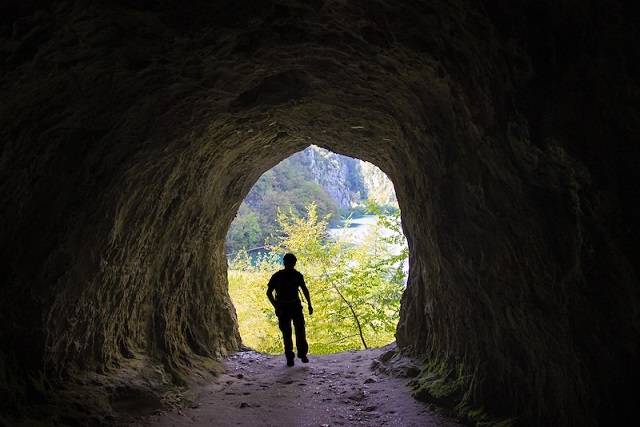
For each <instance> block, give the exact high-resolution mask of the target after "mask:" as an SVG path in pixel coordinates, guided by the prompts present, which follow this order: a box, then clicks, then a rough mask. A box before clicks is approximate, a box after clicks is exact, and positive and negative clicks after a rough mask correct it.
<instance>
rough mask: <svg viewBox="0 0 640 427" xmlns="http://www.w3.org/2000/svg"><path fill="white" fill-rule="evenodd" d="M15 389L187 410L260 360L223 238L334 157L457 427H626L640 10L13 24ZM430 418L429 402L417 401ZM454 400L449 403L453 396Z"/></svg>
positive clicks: (6, 72) (503, 5)
mask: <svg viewBox="0 0 640 427" xmlns="http://www.w3.org/2000/svg"><path fill="white" fill-rule="evenodd" d="M0 16H2V18H0V23H1V25H2V27H1V28H2V33H1V34H0V35H1V37H2V39H1V40H2V44H1V45H0V46H1V49H0V60H1V61H3V63H4V68H3V70H2V79H1V86H0V87H1V89H0V90H1V92H0V94H1V96H2V100H3V101H2V104H1V106H0V118H1V124H2V126H1V127H0V141H1V142H0V144H2V158H1V160H0V174H1V175H0V195H1V197H2V200H3V203H2V205H1V207H0V212H1V215H2V224H1V225H0V241H1V242H2V246H1V253H0V271H1V272H2V278H3V279H2V280H3V286H4V289H5V297H4V298H3V299H2V301H1V303H0V304H2V305H1V307H0V313H2V314H1V315H2V318H1V320H2V324H3V333H2V335H1V336H0V340H1V344H2V346H1V348H2V351H1V354H0V378H2V389H1V390H0V393H1V394H2V397H3V400H4V401H5V402H7V403H6V404H5V407H6V408H9V409H10V408H11V407H12V406H13V405H15V404H17V403H25V402H26V403H29V399H30V395H29V390H30V389H29V381H27V380H25V378H26V374H31V373H33V372H38V373H39V375H44V376H45V377H48V378H63V377H64V375H66V374H68V372H69V371H70V370H76V369H80V370H89V371H100V372H106V373H107V374H109V373H110V372H111V371H110V369H112V368H113V367H114V366H117V365H118V364H119V363H121V362H122V360H124V359H127V358H134V357H138V356H139V355H144V356H145V357H147V358H148V360H149V361H150V363H162V365H163V366H164V369H166V371H167V372H168V373H169V374H170V375H171V376H172V379H173V381H174V382H177V383H180V382H184V381H186V379H187V378H188V376H189V373H190V372H191V370H192V369H193V367H194V366H195V365H198V364H199V363H200V364H201V363H204V362H203V361H204V360H206V359H210V358H214V359H215V358H220V357H222V356H224V355H225V354H227V353H228V352H230V351H233V350H234V349H236V348H237V347H238V345H239V344H240V337H239V335H238V331H237V325H236V322H235V313H234V309H233V306H232V304H231V301H230V300H229V297H228V295H227V291H226V285H227V282H226V260H225V258H224V237H225V235H226V231H227V229H228V226H229V224H230V222H231V221H232V219H233V217H234V215H235V212H236V210H237V208H238V206H239V204H240V202H241V201H242V199H243V197H244V196H245V195H246V193H247V192H248V191H249V189H250V188H251V186H252V184H253V183H254V182H255V181H256V180H257V179H258V178H259V176H260V175H261V174H262V173H263V172H265V171H266V170H268V169H269V168H270V167H272V166H274V165H275V164H277V163H278V162H279V161H280V160H282V159H284V158H286V157H287V156H289V155H291V154H293V153H295V152H296V151H299V150H301V149H304V148H305V147H306V146H308V145H309V144H312V143H313V144H316V145H319V146H322V147H324V148H327V149H330V150H333V151H335V152H337V153H341V154H345V155H348V156H352V157H358V158H361V159H363V160H367V161H369V162H372V163H374V164H376V165H377V166H378V167H380V168H381V169H382V170H383V171H384V172H385V173H387V175H388V176H389V177H390V178H391V179H392V181H393V182H394V185H395V188H396V193H397V197H398V201H399V203H400V207H401V209H402V216H403V226H404V229H405V234H406V236H407V239H408V242H409V248H410V268H411V269H410V277H409V283H408V286H407V291H406V292H405V295H404V297H403V302H402V308H401V321H400V324H399V326H398V333H397V340H398V344H399V345H400V346H401V347H403V348H405V349H407V351H410V352H412V353H413V354H414V355H416V356H419V357H423V358H424V359H425V371H424V375H423V376H422V377H421V378H419V381H418V384H419V387H420V388H421V390H420V393H422V392H426V394H427V395H430V396H432V397H434V395H437V394H438V390H437V388H435V387H434V385H433V383H432V382H430V379H431V380H432V379H433V378H438V379H442V380H445V381H448V382H449V383H450V384H451V385H452V386H451V387H450V389H449V390H448V392H447V393H448V394H449V398H450V399H451V400H452V401H453V402H454V403H456V404H459V409H460V411H461V412H465V411H466V413H467V414H469V413H470V410H471V409H474V408H475V409H477V408H482V409H484V410H485V411H488V412H490V413H492V414H495V415H496V416H506V417H508V416H519V417H520V418H519V421H520V422H522V423H523V424H532V425H535V424H554V425H577V424H581V425H589V424H598V423H605V422H608V421H621V420H623V419H624V417H626V416H627V415H628V414H629V413H630V411H631V409H632V402H634V401H635V400H634V399H635V398H637V394H636V392H635V391H634V387H633V386H634V384H635V383H637V381H638V379H640V378H638V369H637V368H636V367H635V366H634V365H635V361H636V360H637V354H638V344H639V342H640V339H639V336H638V331H639V319H638V271H637V265H638V263H637V253H638V249H639V248H638V239H637V237H636V235H637V231H636V230H637V229H638V220H637V215H636V212H637V208H638V207H639V206H638V197H637V196H636V191H635V189H634V187H633V184H634V183H636V182H638V180H637V178H638V176H637V175H638V172H637V171H636V170H635V165H636V164H637V162H638V159H639V158H640V155H639V153H638V150H639V148H638V144H637V141H638V140H639V138H638V137H639V133H640V132H639V129H638V123H639V122H640V121H639V120H638V119H639V117H638V105H640V104H638V99H639V98H638V96H639V92H638V89H639V87H638V81H637V77H636V76H637V75H639V73H638V71H639V70H640V68H639V66H638V58H639V57H640V55H638V52H637V50H638V44H637V43H636V44H633V43H631V44H629V43H626V41H627V40H629V39H630V40H638V37H637V36H638V29H637V28H635V23H636V22H637V19H635V18H636V16H635V15H633V14H632V13H631V11H630V9H629V8H627V7H626V4H625V3H616V5H615V7H614V5H612V4H610V2H602V3H598V4H597V5H595V4H592V3H591V2H586V1H578V2H575V1H574V2H555V3H554V4H547V3H536V4H535V5H533V4H529V2H525V1H523V2H503V1H488V0H487V1H484V2H480V3H477V4H476V2H467V1H457V2H439V1H422V2H414V4H412V5H411V6H408V5H396V4H394V5H391V4H388V3H386V2H382V1H362V2H341V1H330V0H326V1H315V2H314V1H308V2H306V1H285V0H283V1H276V2H267V1H261V2H242V1H239V2H238V1H234V2H190V4H189V5H178V3H177V2H176V3H175V4H174V3H172V2H163V3H157V4H156V3H155V2H144V1H139V2H113V3H110V4H104V5H101V6H97V5H93V6H87V5H85V4H84V3H83V2H72V1H58V2H37V1H34V2H22V3H17V2H16V3H6V4H4V5H3V6H2V10H0ZM420 393H419V394H420ZM435 397H437V396H435Z"/></svg>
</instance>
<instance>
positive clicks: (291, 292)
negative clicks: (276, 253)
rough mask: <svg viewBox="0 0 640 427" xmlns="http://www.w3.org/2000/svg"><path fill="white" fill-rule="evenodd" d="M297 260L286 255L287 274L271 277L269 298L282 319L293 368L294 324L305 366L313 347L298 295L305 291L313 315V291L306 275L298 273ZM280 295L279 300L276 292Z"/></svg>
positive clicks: (282, 328) (289, 361)
mask: <svg viewBox="0 0 640 427" xmlns="http://www.w3.org/2000/svg"><path fill="white" fill-rule="evenodd" d="M296 261H297V259H296V256H295V255H294V254H286V255H285V256H284V257H283V258H282V263H283V264H284V270H280V271H277V272H275V273H274V274H273V276H271V279H270V280H269V285H268V287H267V297H269V301H271V304H273V308H275V309H276V316H278V326H279V327H280V330H281V331H282V339H283V340H284V354H285V356H286V357H287V365H288V366H293V360H294V358H295V355H294V353H293V340H292V339H291V322H293V327H294V328H295V330H296V349H297V350H298V357H299V358H300V360H302V363H308V362H309V359H308V358H307V352H308V351H309V345H308V344H307V337H306V334H305V330H304V315H303V314H302V301H300V297H299V294H298V289H302V293H303V294H304V297H305V298H306V300H307V304H308V307H309V314H313V307H312V306H311V298H310V297H309V290H308V289H307V285H305V283H304V277H303V276H302V273H300V272H299V271H298V270H296V269H295V268H293V267H295V265H296ZM274 290H275V291H276V295H275V297H274V296H273V291H274Z"/></svg>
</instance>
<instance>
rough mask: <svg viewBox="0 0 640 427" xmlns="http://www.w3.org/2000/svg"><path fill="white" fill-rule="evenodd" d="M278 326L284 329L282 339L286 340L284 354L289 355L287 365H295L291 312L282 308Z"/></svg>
mask: <svg viewBox="0 0 640 427" xmlns="http://www.w3.org/2000/svg"><path fill="white" fill-rule="evenodd" d="M278 326H279V327H280V330H281V331H282V341H283V342H284V355H285V356H286V357H287V365H289V366H293V359H294V357H295V354H294V353H293V340H292V338H291V313H290V312H288V311H286V310H281V312H280V316H278Z"/></svg>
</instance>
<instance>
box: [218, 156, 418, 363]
mask: <svg viewBox="0 0 640 427" xmlns="http://www.w3.org/2000/svg"><path fill="white" fill-rule="evenodd" d="M226 249H227V260H228V265H229V270H228V280H229V294H230V296H231V298H232V300H233V302H234V306H235V308H236V313H237V316H238V325H239V329H240V335H241V337H242V340H243V343H244V344H245V345H247V346H249V347H251V348H253V349H255V350H258V351H262V352H266V353H272V354H279V353H281V352H282V339H281V333H280V331H279V329H278V326H277V317H276V316H275V313H274V310H273V308H272V306H271V304H270V302H269V301H268V299H267V297H266V295H265V291H266V285H267V283H268V281H269V278H270V277H271V275H272V274H273V273H275V272H276V271H277V270H279V269H281V268H282V255H283V254H284V253H285V252H293V253H295V254H296V256H297V257H298V263H297V265H296V269H297V270H299V271H300V272H301V273H303V275H304V277H305V282H306V284H307V287H308V288H309V292H310V294H311V300H312V302H313V307H314V313H313V315H312V316H309V315H308V312H307V309H306V308H305V309H304V313H305V320H306V329H307V339H308V341H309V352H310V353H311V354H330V353H336V352H339V351H346V350H353V349H364V348H371V347H380V346H383V345H386V344H389V343H390V342H392V341H394V339H395V337H394V335H395V331H396V326H397V323H398V320H399V309H400V298H401V296H402V293H403V291H404V288H405V286H406V280H407V273H408V261H407V254H408V249H407V241H406V238H405V237H404V234H403V232H402V227H401V225H400V210H399V206H398V202H397V199H396V196H395V189H394V187H393V183H392V182H391V180H390V179H389V178H388V177H387V175H386V174H385V173H384V172H382V171H381V170H380V169H379V168H378V167H376V166H374V165H372V164H371V163H368V162H365V161H362V160H359V159H355V158H352V157H347V156H343V155H340V154H336V153H333V152H331V151H328V150H325V149H322V148H319V147H317V146H313V145H312V146H309V147H307V148H306V149H304V150H302V151H300V152H297V153H295V154H293V155H292V156H290V157H289V158H286V159H284V160H282V161H281V162H280V163H279V164H277V165H276V166H274V167H273V168H272V169H270V170H268V171H267V172H265V173H264V174H263V175H262V176H261V177H260V179H259V180H258V181H257V182H256V183H255V184H254V186H253V188H252V189H251V190H250V191H249V193H248V194H247V196H246V197H245V199H244V201H243V202H242V204H241V205H240V207H239V209H238V212H237V215H236V218H235V219H234V221H233V222H232V224H231V225H230V228H229V230H228V233H227V237H226ZM303 305H306V304H303Z"/></svg>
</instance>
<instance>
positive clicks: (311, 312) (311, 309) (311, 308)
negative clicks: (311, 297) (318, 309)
mask: <svg viewBox="0 0 640 427" xmlns="http://www.w3.org/2000/svg"><path fill="white" fill-rule="evenodd" d="M312 314H313V307H311V304H309V315H312Z"/></svg>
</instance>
